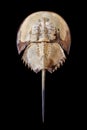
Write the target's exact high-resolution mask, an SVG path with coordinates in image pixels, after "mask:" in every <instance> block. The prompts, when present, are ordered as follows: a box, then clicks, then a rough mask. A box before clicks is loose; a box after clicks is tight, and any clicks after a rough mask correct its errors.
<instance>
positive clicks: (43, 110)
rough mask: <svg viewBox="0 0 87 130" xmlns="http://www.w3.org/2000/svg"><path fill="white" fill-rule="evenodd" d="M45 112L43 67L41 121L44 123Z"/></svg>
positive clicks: (43, 74) (43, 75)
mask: <svg viewBox="0 0 87 130" xmlns="http://www.w3.org/2000/svg"><path fill="white" fill-rule="evenodd" d="M44 112H45V69H43V70H42V121H43V123H44Z"/></svg>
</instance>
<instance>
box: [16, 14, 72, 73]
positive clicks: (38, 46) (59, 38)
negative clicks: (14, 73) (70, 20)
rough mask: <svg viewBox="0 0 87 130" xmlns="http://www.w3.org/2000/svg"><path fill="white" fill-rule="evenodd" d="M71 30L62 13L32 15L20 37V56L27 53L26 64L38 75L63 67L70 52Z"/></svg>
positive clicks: (22, 27) (21, 30) (21, 28)
mask: <svg viewBox="0 0 87 130" xmlns="http://www.w3.org/2000/svg"><path fill="white" fill-rule="evenodd" d="M70 43H71V37H70V30H69V27H68V25H67V23H66V22H65V20H64V19H63V18H62V17H61V16H60V15H58V14H56V13H53V12H47V11H40V12H36V13H33V14H31V15H29V16H28V17H27V18H26V19H25V20H24V22H23V23H22V24H21V26H20V29H19V31H18V35H17V48H18V53H19V54H20V53H21V51H23V50H24V49H25V51H24V54H23V57H22V59H23V61H24V62H25V63H26V64H27V65H28V66H29V67H30V68H31V69H33V70H34V71H35V72H38V71H40V70H42V69H47V70H48V71H49V72H53V71H54V70H55V69H57V68H59V67H60V64H62V63H63V61H64V60H65V58H66V56H65V54H64V51H63V49H64V50H65V51H66V52H67V53H69V50H70Z"/></svg>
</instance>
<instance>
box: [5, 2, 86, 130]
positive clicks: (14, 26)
mask: <svg viewBox="0 0 87 130" xmlns="http://www.w3.org/2000/svg"><path fill="white" fill-rule="evenodd" d="M13 7H14V8H13ZM11 8H13V10H14V13H13V14H14V15H12V13H11V20H10V23H11V26H10V28H11V30H12V32H10V33H8V34H9V36H10V37H12V38H13V40H10V41H9V45H8V50H7V54H8V57H9V58H8V62H7V65H6V71H7V73H6V74H5V77H6V78H8V80H7V82H6V84H7V83H8V88H6V89H5V90H6V91H9V94H7V97H9V98H7V100H6V102H7V105H6V107H7V108H8V109H9V111H10V113H11V117H10V119H11V121H12V124H13V125H12V128H14V127H16V128H23V129H33V128H34V127H35V128H36V129H37V128H41V129H44V128H45V129H46V128H47V129H50V128H53V129H55V128H60V127H61V129H62V128H69V129H71V128H78V127H81V126H82V127H83V118H84V117H83V116H84V109H85V103H84V100H85V96H86V95H85V94H84V93H85V86H86V85H85V82H84V81H85V79H84V78H85V76H84V75H85V72H86V69H85V65H86V59H85V55H86V52H85V44H86V42H84V35H85V34H84V20H83V19H84V18H85V17H84V13H85V11H84V6H83V3H82V2H79V3H78V2H77V3H75V2H73V1H69V2H68V1H67V3H66V1H64V0H61V1H57V0H56V1H55V0H35V1H26V0H24V1H22V0H15V4H14V3H13V5H12V6H11ZM82 8H83V11H82ZM36 11H53V12H55V13H58V14H59V15H61V16H62V17H63V18H64V19H65V21H66V22H67V24H68V25H69V28H70V32H71V48H70V54H69V55H68V57H67V60H66V62H65V63H64V65H63V66H62V67H61V68H60V69H59V70H57V71H55V72H54V73H52V74H50V73H49V72H46V90H45V93H46V95H45V99H46V102H45V123H44V124H43V123H42V117H41V72H39V73H38V74H36V73H34V72H33V71H31V70H30V69H28V68H27V67H25V65H24V64H23V63H22V61H21V56H19V55H18V52H17V48H16V37H17V32H18V29H19V27H20V24H21V23H22V22H23V20H24V19H25V18H26V17H27V16H28V15H29V14H31V13H33V12H36ZM14 32H15V33H14ZM6 112H7V113H8V111H6ZM8 115H9V114H8ZM8 117H9V116H7V118H6V119H7V120H8ZM84 123H85V122H84ZM9 125H10V123H9Z"/></svg>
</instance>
